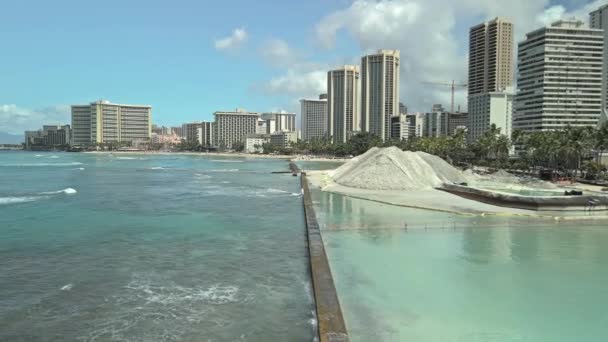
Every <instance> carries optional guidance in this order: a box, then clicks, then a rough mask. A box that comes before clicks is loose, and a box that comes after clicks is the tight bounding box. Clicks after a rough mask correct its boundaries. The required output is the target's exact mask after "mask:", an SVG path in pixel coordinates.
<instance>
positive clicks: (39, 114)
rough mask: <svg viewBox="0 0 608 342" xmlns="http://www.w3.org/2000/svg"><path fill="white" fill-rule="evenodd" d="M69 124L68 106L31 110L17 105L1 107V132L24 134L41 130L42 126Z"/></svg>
mask: <svg viewBox="0 0 608 342" xmlns="http://www.w3.org/2000/svg"><path fill="white" fill-rule="evenodd" d="M69 123H70V106H68V105H57V106H51V107H46V108H40V109H29V108H24V107H19V106H17V105H15V104H3V105H0V131H4V132H8V133H12V134H23V131H27V130H37V129H40V128H42V125H54V124H69Z"/></svg>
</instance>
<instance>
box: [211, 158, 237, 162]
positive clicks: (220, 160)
mask: <svg viewBox="0 0 608 342" xmlns="http://www.w3.org/2000/svg"><path fill="white" fill-rule="evenodd" d="M211 161H212V162H216V163H242V162H243V161H242V160H222V159H211Z"/></svg>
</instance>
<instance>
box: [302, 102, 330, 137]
mask: <svg viewBox="0 0 608 342" xmlns="http://www.w3.org/2000/svg"><path fill="white" fill-rule="evenodd" d="M300 105H301V108H300V120H301V122H300V123H301V126H302V139H303V140H306V141H309V140H312V139H321V138H325V137H327V128H328V127H327V126H328V125H327V121H328V120H327V95H325V94H323V95H320V96H319V99H302V100H300Z"/></svg>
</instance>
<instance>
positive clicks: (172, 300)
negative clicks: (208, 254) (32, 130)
mask: <svg viewBox="0 0 608 342" xmlns="http://www.w3.org/2000/svg"><path fill="white" fill-rule="evenodd" d="M252 298H253V295H250V294H247V293H244V292H243V291H241V290H240V289H239V287H237V286H233V285H225V284H212V285H209V286H194V287H187V286H181V285H178V284H176V283H174V282H173V281H171V280H167V279H163V278H161V277H158V276H155V275H153V274H135V275H134V276H133V278H132V280H131V281H130V282H129V283H128V284H127V285H125V286H124V288H123V289H122V290H121V292H120V293H119V294H117V295H115V296H113V297H112V298H110V299H109V300H108V302H109V305H111V306H113V308H112V309H111V311H112V312H113V313H112V315H111V316H109V317H103V318H102V319H100V320H99V321H98V322H96V323H95V324H94V327H93V329H92V330H91V331H90V332H89V333H88V334H86V335H85V336H82V337H81V338H80V340H83V341H96V340H100V339H101V340H106V339H109V340H129V337H131V336H138V338H139V337H141V338H142V340H154V341H162V340H167V341H173V340H180V339H181V338H182V337H183V336H184V335H187V334H189V333H192V332H195V331H200V329H201V327H200V326H198V325H201V324H211V325H215V326H224V325H228V324H229V323H231V322H230V320H228V318H225V319H223V318H222V317H223V316H222V317H217V312H216V311H217V308H218V307H220V306H225V305H239V304H243V303H246V302H248V301H250V300H251V299H252ZM214 313H215V315H212V314H214ZM150 322H152V323H153V324H152V325H151V324H150Z"/></svg>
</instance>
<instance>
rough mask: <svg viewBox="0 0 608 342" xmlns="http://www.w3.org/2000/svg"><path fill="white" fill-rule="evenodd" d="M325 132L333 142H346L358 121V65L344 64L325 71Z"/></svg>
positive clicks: (357, 126)
mask: <svg viewBox="0 0 608 342" xmlns="http://www.w3.org/2000/svg"><path fill="white" fill-rule="evenodd" d="M327 114H328V120H327V124H328V126H327V132H328V133H329V134H330V136H331V138H332V141H333V142H334V143H344V142H346V141H347V140H348V139H349V138H350V136H351V135H352V134H353V132H356V131H359V130H360V123H359V67H358V66H355V65H345V66H343V67H341V68H339V69H336V70H331V71H329V72H328V73H327Z"/></svg>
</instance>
